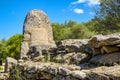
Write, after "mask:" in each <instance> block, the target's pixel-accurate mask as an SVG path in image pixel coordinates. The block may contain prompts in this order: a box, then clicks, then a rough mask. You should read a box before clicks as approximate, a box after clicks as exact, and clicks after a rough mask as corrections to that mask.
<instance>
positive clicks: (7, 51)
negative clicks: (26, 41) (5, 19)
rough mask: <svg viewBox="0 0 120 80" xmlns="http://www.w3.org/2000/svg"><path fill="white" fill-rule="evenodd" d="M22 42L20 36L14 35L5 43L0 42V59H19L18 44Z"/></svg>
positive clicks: (4, 41) (3, 41)
mask: <svg viewBox="0 0 120 80" xmlns="http://www.w3.org/2000/svg"><path fill="white" fill-rule="evenodd" d="M21 41H22V35H21V34H15V35H13V36H12V37H10V38H9V39H8V40H7V41H6V40H5V39H2V40H1V46H0V58H3V59H5V58H6V57H7V56H9V57H13V58H15V59H19V57H20V43H21Z"/></svg>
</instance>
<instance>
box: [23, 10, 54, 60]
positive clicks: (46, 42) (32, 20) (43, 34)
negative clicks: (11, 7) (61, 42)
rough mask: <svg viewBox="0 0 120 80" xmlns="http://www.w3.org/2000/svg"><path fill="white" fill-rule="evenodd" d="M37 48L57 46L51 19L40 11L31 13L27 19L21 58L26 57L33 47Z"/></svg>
mask: <svg viewBox="0 0 120 80" xmlns="http://www.w3.org/2000/svg"><path fill="white" fill-rule="evenodd" d="M36 46H40V47H42V46H50V47H53V46H55V43H54V40H53V33H52V27H51V25H50V22H49V19H48V17H47V15H46V14H45V13H44V12H43V11H40V10H32V11H30V12H29V13H28V14H27V16H26V18H25V22H24V29H23V42H22V45H21V58H23V57H26V54H27V53H28V52H29V49H30V48H31V47H36ZM45 48H46V47H45ZM45 48H44V49H45Z"/></svg>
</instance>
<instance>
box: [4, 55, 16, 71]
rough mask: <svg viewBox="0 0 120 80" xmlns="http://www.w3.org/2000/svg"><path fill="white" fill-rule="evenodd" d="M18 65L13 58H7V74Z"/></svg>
mask: <svg viewBox="0 0 120 80" xmlns="http://www.w3.org/2000/svg"><path fill="white" fill-rule="evenodd" d="M15 65H17V60H15V59H14V58H11V57H7V59H6V63H5V72H9V71H10V69H12V66H15Z"/></svg>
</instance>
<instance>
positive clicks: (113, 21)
mask: <svg viewBox="0 0 120 80" xmlns="http://www.w3.org/2000/svg"><path fill="white" fill-rule="evenodd" d="M95 20H96V21H97V23H96V30H97V31H98V32H99V33H102V34H109V33H113V32H119V31H120V0H100V7H99V9H97V11H96V17H95Z"/></svg>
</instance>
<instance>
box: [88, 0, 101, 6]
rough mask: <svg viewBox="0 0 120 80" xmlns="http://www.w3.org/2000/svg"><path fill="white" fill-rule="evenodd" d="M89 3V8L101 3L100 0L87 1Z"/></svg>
mask: <svg viewBox="0 0 120 80" xmlns="http://www.w3.org/2000/svg"><path fill="white" fill-rule="evenodd" d="M87 1H88V5H89V6H93V5H98V4H100V2H99V1H100V0H87Z"/></svg>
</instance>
